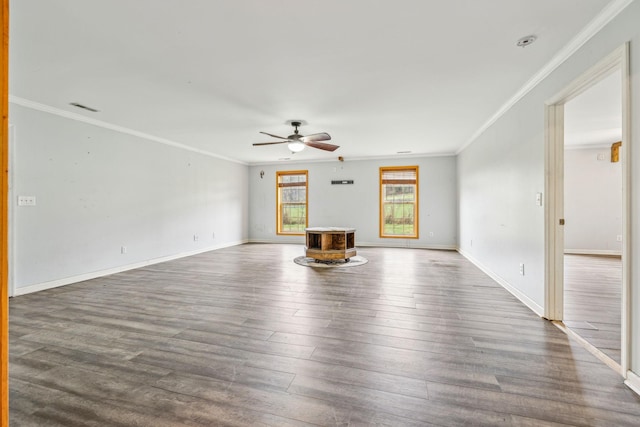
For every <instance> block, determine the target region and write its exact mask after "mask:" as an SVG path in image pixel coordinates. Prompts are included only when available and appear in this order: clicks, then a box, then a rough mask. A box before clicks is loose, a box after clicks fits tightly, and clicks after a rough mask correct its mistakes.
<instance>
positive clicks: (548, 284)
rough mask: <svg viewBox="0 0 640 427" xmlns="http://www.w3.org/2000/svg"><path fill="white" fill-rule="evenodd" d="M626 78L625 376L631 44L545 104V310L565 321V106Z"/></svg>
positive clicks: (625, 362) (625, 356) (624, 358)
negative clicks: (617, 75) (606, 82)
mask: <svg viewBox="0 0 640 427" xmlns="http://www.w3.org/2000/svg"><path fill="white" fill-rule="evenodd" d="M616 71H620V72H621V74H622V87H621V91H622V106H621V108H622V147H621V159H622V193H623V196H622V235H623V238H622V319H621V322H622V323H621V326H622V336H621V345H622V353H621V363H620V367H621V368H622V369H621V371H622V373H623V375H625V377H626V375H627V372H628V370H629V356H630V354H629V352H630V342H631V336H630V324H631V309H630V304H631V298H630V296H631V295H630V289H631V280H630V279H631V275H630V273H631V233H630V231H631V229H630V220H631V200H630V197H631V168H630V166H631V160H630V156H629V151H630V146H631V126H630V112H631V109H630V92H629V88H630V86H629V80H630V78H629V43H625V44H623V45H622V46H620V47H619V48H617V49H616V50H615V51H613V52H611V53H610V54H609V55H608V56H607V57H605V58H604V59H602V60H601V61H600V62H599V63H598V64H596V65H594V66H593V67H592V68H591V69H589V70H588V71H587V72H585V73H584V74H582V75H581V76H580V77H578V78H577V79H576V80H574V81H573V82H571V83H570V84H569V85H568V86H567V87H566V88H564V89H563V90H562V91H561V92H560V93H558V94H556V95H555V96H554V97H552V98H551V99H549V100H548V101H547V102H546V105H545V192H546V194H545V219H544V224H545V225H544V227H545V307H544V317H545V318H547V319H549V320H562V318H563V304H564V301H563V300H564V298H563V291H564V283H563V282H564V280H563V279H564V277H563V274H564V265H563V262H564V233H563V230H562V225H561V221H564V219H563V218H564V105H565V103H567V102H568V101H570V100H571V99H573V98H575V97H577V96H578V95H580V94H581V93H583V92H584V91H586V90H587V89H589V88H590V87H592V86H593V85H595V84H596V83H598V82H599V81H600V80H602V79H604V78H605V77H607V76H608V75H610V74H611V73H613V72H616Z"/></svg>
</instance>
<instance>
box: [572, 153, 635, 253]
mask: <svg viewBox="0 0 640 427" xmlns="http://www.w3.org/2000/svg"><path fill="white" fill-rule="evenodd" d="M564 188H565V193H564V217H565V219H566V225H565V226H564V247H565V252H566V253H581V254H603V255H620V254H621V253H622V242H621V241H618V240H617V238H618V236H620V237H622V163H621V162H617V163H611V152H610V149H609V148H586V149H570V150H565V153H564Z"/></svg>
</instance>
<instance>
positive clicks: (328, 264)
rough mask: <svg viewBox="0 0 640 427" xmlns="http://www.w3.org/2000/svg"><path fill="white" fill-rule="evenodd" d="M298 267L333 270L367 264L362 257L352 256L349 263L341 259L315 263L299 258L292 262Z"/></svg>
mask: <svg viewBox="0 0 640 427" xmlns="http://www.w3.org/2000/svg"><path fill="white" fill-rule="evenodd" d="M293 262H295V263H296V264H298V265H304V266H305V267H314V268H334V267H338V268H340V267H357V266H359V265H365V264H366V263H368V262H369V260H368V259H366V258H365V257H363V256H359V255H356V256H352V257H351V258H349V261H348V262H347V261H345V260H343V259H339V260H336V261H316V260H315V259H314V258H308V257H305V256H299V257H297V258H296V259H294V260H293Z"/></svg>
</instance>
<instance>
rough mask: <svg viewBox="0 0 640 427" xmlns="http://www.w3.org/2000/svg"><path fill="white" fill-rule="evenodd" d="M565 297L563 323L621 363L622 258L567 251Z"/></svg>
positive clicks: (565, 258) (565, 257)
mask: <svg viewBox="0 0 640 427" xmlns="http://www.w3.org/2000/svg"><path fill="white" fill-rule="evenodd" d="M564 298H565V301H564V324H565V325H566V326H567V327H569V328H570V329H572V330H573V331H574V332H576V333H577V334H578V335H580V336H581V337H582V338H584V339H585V340H587V341H588V342H589V343H590V344H591V345H593V346H594V347H596V348H597V349H598V350H600V351H602V352H603V353H604V354H606V355H607V356H609V357H610V358H611V359H613V360H614V361H615V362H616V363H618V364H620V354H621V350H620V348H621V342H622V341H621V333H622V332H621V316H622V312H621V311H622V260H621V259H620V258H619V257H610V256H594V255H569V254H566V255H565V256H564ZM639 424H640V423H639Z"/></svg>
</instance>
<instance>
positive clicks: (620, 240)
mask: <svg viewBox="0 0 640 427" xmlns="http://www.w3.org/2000/svg"><path fill="white" fill-rule="evenodd" d="M616 240H617V241H618V242H622V234H618V235H617V236H616Z"/></svg>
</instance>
